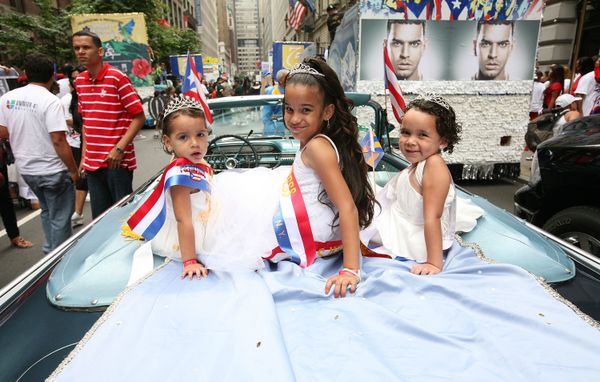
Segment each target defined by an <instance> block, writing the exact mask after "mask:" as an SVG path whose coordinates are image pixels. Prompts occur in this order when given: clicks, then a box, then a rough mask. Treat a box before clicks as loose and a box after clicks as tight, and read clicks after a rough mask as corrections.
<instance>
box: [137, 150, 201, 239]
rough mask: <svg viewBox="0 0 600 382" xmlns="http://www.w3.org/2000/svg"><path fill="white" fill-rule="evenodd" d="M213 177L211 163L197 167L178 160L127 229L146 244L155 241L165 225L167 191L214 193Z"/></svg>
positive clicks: (164, 174)
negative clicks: (177, 188) (174, 188)
mask: <svg viewBox="0 0 600 382" xmlns="http://www.w3.org/2000/svg"><path fill="white" fill-rule="evenodd" d="M212 173H213V170H212V168H211V167H210V166H209V165H208V164H207V163H206V164H205V163H202V164H193V163H192V162H190V161H189V160H187V159H185V158H177V159H175V160H174V161H173V162H171V163H170V164H169V165H168V166H167V168H166V169H165V171H164V172H163V174H162V176H161V177H160V182H159V183H158V185H157V186H156V188H155V189H154V191H152V193H151V194H150V196H149V197H148V199H146V201H145V202H144V203H143V204H142V205H141V206H140V207H139V208H138V209H137V210H136V211H135V212H134V213H133V215H131V217H130V218H129V219H128V220H127V225H129V228H131V230H132V231H133V232H134V233H136V234H138V235H140V236H142V237H143V238H144V239H145V240H151V239H152V238H153V237H154V236H156V234H157V233H158V231H160V229H161V227H162V226H163V224H164V222H165V218H166V215H167V211H166V207H165V193H166V192H167V190H168V189H169V188H170V187H171V186H185V187H190V188H194V189H197V190H200V191H205V192H208V193H210V188H211V187H210V179H211V178H212Z"/></svg>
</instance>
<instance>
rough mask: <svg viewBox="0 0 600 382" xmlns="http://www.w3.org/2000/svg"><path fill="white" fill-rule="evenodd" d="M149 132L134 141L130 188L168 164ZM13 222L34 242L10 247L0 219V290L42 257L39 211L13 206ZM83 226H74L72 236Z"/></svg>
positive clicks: (89, 218) (86, 216)
mask: <svg viewBox="0 0 600 382" xmlns="http://www.w3.org/2000/svg"><path fill="white" fill-rule="evenodd" d="M153 135H154V134H153V130H142V132H141V133H140V134H139V135H138V136H137V137H136V139H135V141H134V142H135V147H136V154H137V162H138V169H137V170H135V172H134V176H133V189H134V190H135V189H136V188H137V187H139V186H140V185H141V184H143V183H144V182H145V181H146V180H147V179H148V178H149V177H150V176H152V175H154V174H156V172H158V171H160V169H162V168H163V167H164V166H165V165H166V164H167V163H168V162H169V155H167V154H166V153H165V152H164V151H163V150H162V146H161V145H160V142H159V140H158V139H155V138H154V137H153ZM15 212H16V214H17V221H18V225H19V230H20V232H21V236H23V237H24V238H26V239H27V240H29V241H31V242H33V243H34V246H33V247H32V248H28V249H20V248H15V247H13V246H12V245H11V243H10V240H9V239H8V237H7V236H6V231H5V230H4V224H3V223H2V221H1V220H0V223H2V224H0V288H3V287H4V286H5V285H7V284H8V283H9V282H11V281H12V280H13V279H14V278H16V277H17V276H18V275H20V274H21V273H23V272H24V271H26V270H27V269H28V268H30V267H31V266H33V265H34V264H35V263H37V262H38V261H39V260H40V259H42V258H43V257H44V254H43V252H42V243H43V240H44V236H43V232H42V226H41V219H40V210H31V209H30V208H29V207H28V206H24V205H15ZM83 215H84V225H85V224H88V223H90V222H91V221H92V214H91V210H90V204H89V202H86V203H85V207H84V213H83ZM82 227H83V226H80V227H77V228H75V230H74V233H75V232H77V231H78V230H80V229H81V228H82Z"/></svg>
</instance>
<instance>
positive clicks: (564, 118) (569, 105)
mask: <svg viewBox="0 0 600 382" xmlns="http://www.w3.org/2000/svg"><path fill="white" fill-rule="evenodd" d="M577 101H581V97H574V96H573V95H571V94H563V95H561V96H558V97H557V98H556V106H557V107H560V108H561V109H564V110H563V114H562V115H561V117H560V118H559V119H558V121H556V122H555V123H554V126H553V127H552V131H553V132H554V135H555V136H556V135H558V134H560V133H561V131H562V128H563V125H564V124H565V123H567V122H571V121H573V120H575V119H577V118H581V113H580V112H579V111H578V110H577Z"/></svg>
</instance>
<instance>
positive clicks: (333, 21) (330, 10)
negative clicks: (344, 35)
mask: <svg viewBox="0 0 600 382" xmlns="http://www.w3.org/2000/svg"><path fill="white" fill-rule="evenodd" d="M343 18H344V13H343V12H342V13H340V12H338V10H337V6H336V5H335V4H330V5H328V6H327V29H328V30H329V43H330V44H331V43H332V42H333V39H334V38H335V31H336V29H337V27H339V26H340V24H341V23H342V19H343Z"/></svg>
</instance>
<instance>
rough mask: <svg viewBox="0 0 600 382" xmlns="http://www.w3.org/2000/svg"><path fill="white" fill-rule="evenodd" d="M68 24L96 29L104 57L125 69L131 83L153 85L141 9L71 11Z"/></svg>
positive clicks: (85, 28)
mask: <svg viewBox="0 0 600 382" xmlns="http://www.w3.org/2000/svg"><path fill="white" fill-rule="evenodd" d="M71 28H72V30H73V32H77V31H80V30H89V31H91V32H94V33H96V34H97V35H98V36H99V37H100V39H101V40H102V47H103V48H104V61H105V62H108V63H109V64H111V65H112V66H114V67H116V68H118V69H120V70H122V71H123V72H124V73H126V74H127V75H128V76H129V79H130V80H131V83H132V84H133V86H135V87H141V86H153V82H152V75H151V74H150V71H151V67H150V53H149V49H148V34H147V32H146V21H145V20H144V14H143V13H95V14H80V15H73V16H71Z"/></svg>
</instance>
